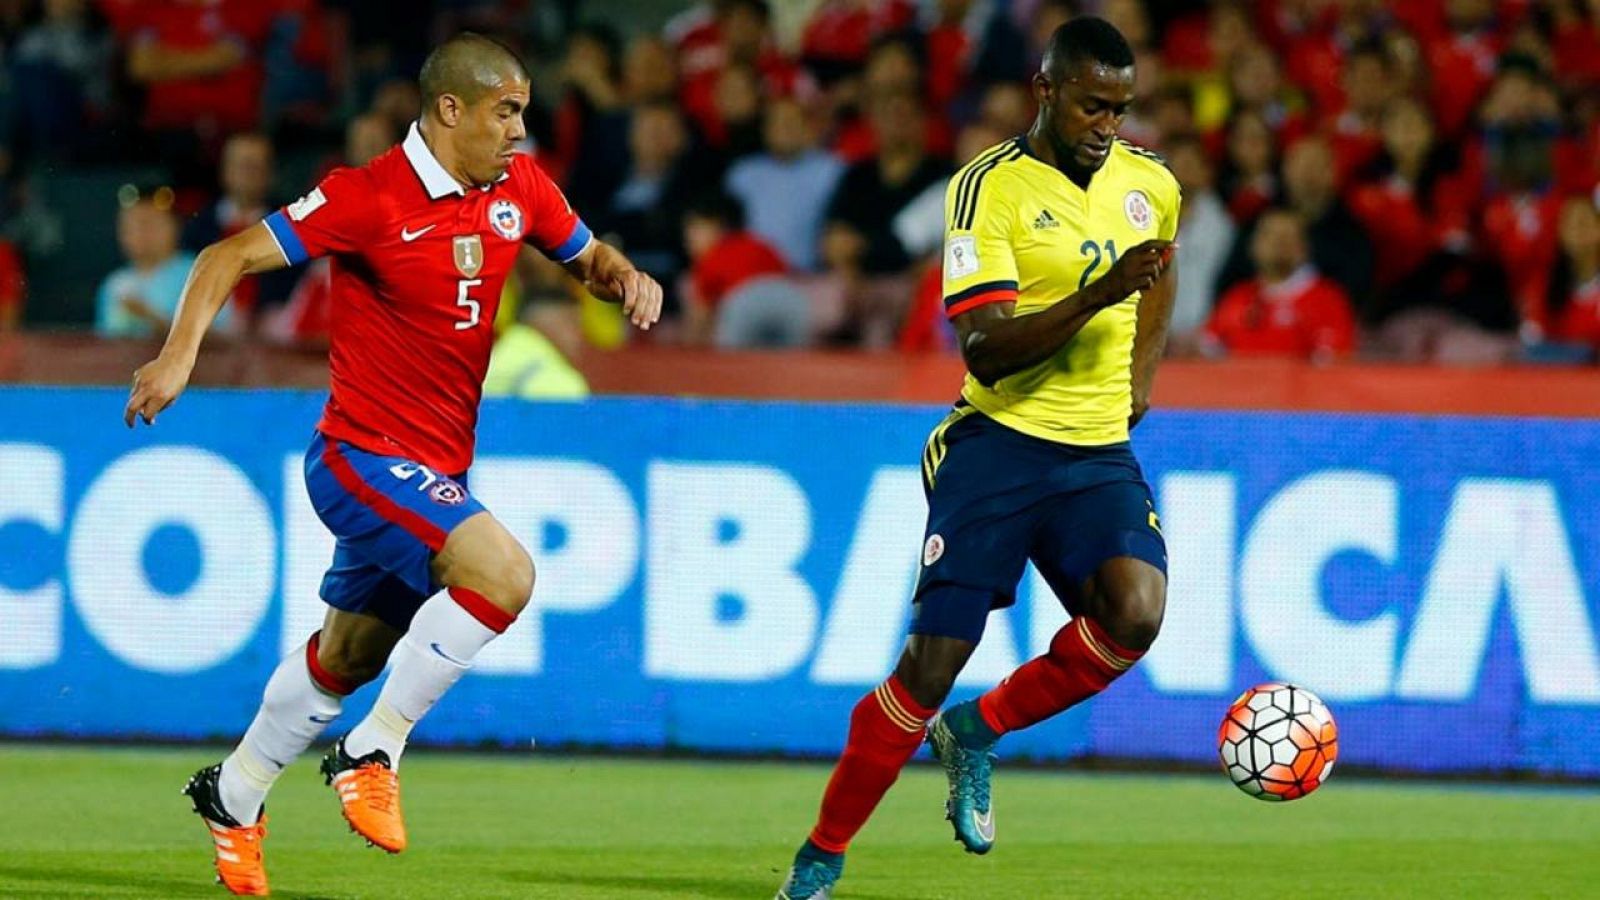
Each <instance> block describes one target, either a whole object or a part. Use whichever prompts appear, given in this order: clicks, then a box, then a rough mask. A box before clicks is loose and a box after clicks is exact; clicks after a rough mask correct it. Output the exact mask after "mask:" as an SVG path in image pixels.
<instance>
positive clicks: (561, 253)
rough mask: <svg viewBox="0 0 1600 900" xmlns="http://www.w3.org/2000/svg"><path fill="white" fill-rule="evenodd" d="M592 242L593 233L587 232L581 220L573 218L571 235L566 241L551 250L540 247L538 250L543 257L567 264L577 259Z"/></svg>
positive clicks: (587, 228)
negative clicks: (542, 253)
mask: <svg viewBox="0 0 1600 900" xmlns="http://www.w3.org/2000/svg"><path fill="white" fill-rule="evenodd" d="M592 240H594V233H593V232H591V231H590V230H589V226H587V225H585V224H583V220H582V219H577V218H574V219H573V225H572V234H570V235H568V236H567V239H566V240H564V241H562V242H561V243H560V244H559V245H557V246H555V247H553V248H545V247H541V248H540V249H541V250H543V251H544V255H545V256H548V257H550V258H551V259H553V260H555V261H556V262H558V263H569V262H572V261H573V260H575V259H577V258H578V256H579V254H581V253H583V251H584V250H585V249H586V248H587V247H588V246H589V242H590V241H592Z"/></svg>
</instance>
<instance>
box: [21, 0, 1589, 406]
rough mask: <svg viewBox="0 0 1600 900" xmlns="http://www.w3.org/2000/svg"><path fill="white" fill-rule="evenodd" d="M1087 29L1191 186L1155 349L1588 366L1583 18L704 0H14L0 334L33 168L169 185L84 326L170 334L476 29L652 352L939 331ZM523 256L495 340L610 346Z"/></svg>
mask: <svg viewBox="0 0 1600 900" xmlns="http://www.w3.org/2000/svg"><path fill="white" fill-rule="evenodd" d="M1084 13H1093V14H1097V15H1101V16H1104V17H1105V18H1107V19H1109V20H1110V21H1111V22H1112V23H1113V24H1115V25H1116V26H1117V27H1118V28H1119V29H1120V30H1121V31H1122V33H1123V34H1124V35H1126V36H1127V38H1128V40H1129V42H1130V43H1131V44H1132V45H1133V46H1134V47H1135V48H1136V54H1137V65H1138V82H1137V83H1138V101H1137V103H1136V105H1135V108H1134V110H1133V111H1132V112H1131V113H1130V114H1129V116H1128V117H1127V119H1126V120H1125V122H1124V124H1123V128H1122V134H1123V136H1124V137H1125V138H1127V139H1128V140H1130V141H1132V142H1134V143H1137V144H1140V145H1143V146H1145V147H1148V148H1150V149H1153V150H1155V151H1157V152H1159V153H1161V154H1163V155H1164V157H1165V158H1166V160H1167V162H1168V164H1169V165H1170V167H1171V168H1172V170H1173V172H1174V174H1175V175H1176V177H1177V178H1178V180H1179V182H1180V183H1181V184H1182V186H1183V191H1184V206H1183V218H1182V223H1181V227H1180V229H1179V235H1178V240H1179V244H1180V248H1179V251H1178V260H1179V272H1180V282H1179V285H1180V286H1179V293H1178V298H1177V302H1176V309H1175V313H1174V322H1173V337H1172V341H1171V351H1172V352H1173V353H1179V354H1206V355H1223V354H1259V353H1267V354H1286V355H1295V356H1300V357H1305V358H1310V359H1326V358H1332V357H1338V356H1344V355H1349V354H1356V355H1360V356H1363V357H1375V358H1384V359H1399V360H1407V361H1419V362H1422V361H1429V362H1464V363H1482V362H1501V361H1511V360H1525V361H1533V362H1581V361H1592V360H1594V358H1595V355H1596V350H1597V348H1600V0H1500V2H1495V0H1407V2H1404V3H1394V2H1382V0H1256V2H1230V0H1213V2H1210V3H1194V2H1189V3H1184V2H1162V0H920V2H916V0H789V2H784V3H774V4H771V5H769V4H768V3H767V2H765V0H708V2H704V3H701V4H700V5H696V6H693V7H691V8H688V9H686V10H685V11H684V12H682V13H681V14H680V15H678V16H677V17H676V18H675V19H673V20H672V21H671V22H670V23H669V24H668V25H667V27H666V28H665V29H664V30H663V31H661V32H659V33H657V32H652V31H636V30H632V29H630V27H629V23H626V22H613V23H607V24H599V23H595V22H591V21H590V20H589V19H587V18H585V9H584V7H583V5H582V4H581V3H580V2H578V0H568V2H565V3H558V2H541V0H509V2H484V0H451V2H442V0H441V2H429V0H169V2H153V0H95V2H90V0H0V61H3V73H4V81H3V86H0V185H3V191H0V238H5V240H3V241H0V329H5V328H12V327H17V326H18V325H19V324H20V323H22V322H24V321H34V320H40V321H53V320H55V317H52V316H50V315H48V314H47V312H48V311H43V313H41V311H40V310H37V309H33V310H30V309H28V304H29V303H30V302H31V301H30V299H29V297H28V294H29V289H28V278H27V274H26V273H27V272H28V271H29V267H30V262H31V259H32V258H33V257H35V256H37V255H39V254H41V253H45V252H48V243H49V242H48V241H47V240H45V239H43V238H41V237H40V236H39V235H40V233H41V230H42V231H48V229H41V228H39V227H38V223H39V222H40V221H50V220H51V217H50V215H49V213H50V210H48V209H41V208H40V207H41V205H42V203H43V202H42V201H40V200H39V198H38V197H36V196H34V193H35V192H34V191H31V190H30V185H34V184H37V183H39V182H40V181H41V180H44V181H47V180H48V178H49V177H50V176H51V174H52V173H55V172H58V171H62V170H69V169H85V168H93V167H96V166H106V165H113V164H122V165H126V164H129V163H140V164H147V165H152V166H155V167H157V168H158V170H159V171H162V172H164V173H165V177H164V178H162V179H160V180H159V181H158V182H156V183H150V184H144V183H141V184H137V185H135V184H129V185H127V186H126V187H124V188H123V190H122V191H121V192H120V193H119V195H118V197H117V204H118V205H120V212H119V216H120V218H119V220H118V223H117V225H118V227H117V236H118V241H119V243H120V246H121V251H122V255H123V257H124V258H125V260H126V264H125V265H124V266H123V267H121V268H118V269H117V270H116V271H113V272H110V273H108V274H106V276H105V278H104V280H103V282H102V284H101V288H100V291H99V294H98V296H97V298H96V305H95V321H94V323H93V324H94V327H95V328H96V329H97V330H98V331H99V332H100V333H103V334H106V335H140V334H151V333H156V332H160V331H164V329H165V322H166V321H167V319H168V318H169V317H170V316H171V314H172V310H173V309H174V307H175V305H176V302H177V297H178V293H179V291H180V290H181V286H182V283H183V280H184V276H185V274H186V272H187V270H188V266H189V264H190V262H191V261H192V259H193V254H194V253H195V252H196V251H198V250H199V249H200V248H201V247H203V246H205V244H206V243H208V242H210V241H212V240H215V239H216V238H217V237H218V236H220V235H226V234H229V233H232V232H233V231H236V230H238V229H241V228H244V227H248V226H250V225H252V224H253V223H255V222H257V221H259V220H260V218H261V217H262V216H263V215H264V214H266V213H267V212H270V211H271V209H272V208H274V207H275V206H276V205H278V204H280V203H282V202H284V201H285V200H286V199H292V197H293V196H294V194H297V193H299V192H301V191H303V190H305V189H306V188H308V187H309V186H310V180H296V181H295V183H288V180H287V179H285V178H284V177H283V176H282V173H281V172H278V173H275V164H276V162H275V161H276V160H280V159H285V158H294V159H299V160H311V161H312V164H311V165H309V166H303V167H302V169H304V171H303V173H302V174H303V176H304V177H305V178H306V179H314V178H316V177H320V175H321V174H322V173H323V172H325V171H327V170H328V169H330V168H332V167H333V166H336V165H339V164H360V163H362V162H365V161H366V160H368V159H370V158H372V157H373V156H374V155H376V154H377V153H380V152H382V151H383V150H384V149H385V148H386V147H388V146H389V145H390V144H392V143H393V142H395V141H396V140H398V138H399V137H400V136H402V135H403V134H404V131H405V129H406V128H407V127H408V126H409V123H410V122H411V121H412V120H413V119H414V118H415V116H416V114H417V106H418V99H417V93H416V89H415V87H414V85H413V84H412V81H411V79H412V78H413V77H414V73H415V71H416V67H417V64H418V62H419V61H420V57H421V54H422V53H424V52H425V50H426V48H427V46H428V44H429V43H430V41H431V40H433V39H434V38H437V37H439V36H441V35H443V34H448V33H450V32H452V31H455V30H457V29H460V28H472V29H475V30H479V31H483V32H485V33H489V34H492V35H495V36H497V37H499V38H501V39H502V40H504V41H506V42H507V43H508V44H509V45H511V46H512V47H514V48H516V49H517V50H519V51H520V52H521V53H522V54H523V55H524V57H525V58H526V59H528V60H529V63H530V67H531V69H532V71H533V72H534V94H535V108H534V109H532V110H530V113H529V127H530V134H531V138H530V142H529V147H528V148H527V149H528V151H529V152H531V153H534V154H535V155H536V156H537V158H538V159H539V161H540V163H541V164H542V165H543V166H544V167H545V168H546V169H547V170H548V171H549V172H550V173H551V175H552V176H553V177H555V179H556V180H557V181H558V182H559V183H560V184H561V185H562V186H563V187H564V188H565V190H566V191H567V193H568V196H569V198H570V199H571V201H572V204H573V206H574V207H575V208H576V209H577V210H578V211H579V212H580V213H581V214H582V215H583V216H584V217H585V219H586V220H587V221H588V223H589V224H590V225H591V226H592V227H593V229H594V230H595V232H596V233H597V234H600V235H604V236H607V237H608V238H609V239H611V240H614V241H615V242H616V243H617V244H618V245H620V246H621V247H622V248H624V250H625V251H626V252H627V253H628V254H629V256H630V257H631V258H632V259H633V260H635V261H636V262H637V263H638V264H639V265H640V267H641V268H644V269H646V270H647V271H649V272H650V273H651V274H652V275H654V276H655V277H656V278H657V280H659V281H660V282H661V283H662V284H663V285H665V286H666V287H667V291H668V304H669V305H668V317H669V321H668V322H667V323H666V324H667V326H668V327H664V328H661V329H658V330H653V331H651V332H650V333H649V335H648V339H649V340H652V341H658V342H672V343H683V344H690V345H715V346H722V347H791V346H824V347H859V348H867V349H886V348H899V349H901V350H903V351H906V352H924V351H947V352H948V351H953V346H952V337H953V336H952V332H951V331H950V329H949V327H948V325H947V323H946V322H945V320H944V317H943V309H942V303H941V297H940V294H939V292H940V283H939V282H940V277H939V265H938V263H939V258H940V249H941V241H942V236H941V229H942V219H943V197H944V190H945V185H946V183H947V181H948V179H949V177H950V176H951V174H952V173H953V172H954V171H955V169H956V168H957V167H959V166H960V165H961V164H962V163H963V162H965V161H967V160H969V159H971V158H972V157H973V156H975V155H976V154H977V153H979V152H980V151H981V150H983V149H984V148H986V147H988V146H991V145H993V144H995V143H998V142H999V141H1002V140H1004V139H1006V138H1008V137H1010V136H1013V135H1016V134H1018V133H1020V132H1022V131H1024V130H1026V129H1027V127H1028V126H1029V124H1030V123H1031V121H1032V119H1033V114H1034V110H1033V100H1032V94H1031V89H1030V87H1029V84H1028V79H1029V77H1030V75H1031V73H1032V72H1034V71H1035V70H1036V69H1037V66H1038V61H1039V54H1040V48H1041V47H1042V46H1043V44H1044V41H1045V39H1046V38H1047V37H1048V36H1049V34H1050V33H1051V32H1052V30H1053V29H1054V28H1055V27H1056V26H1058V25H1059V24H1061V23H1062V22H1064V21H1065V20H1067V19H1068V18H1069V17H1071V16H1073V15H1077V14H1084ZM417 23H427V26H426V27H418V25H417ZM105 208H106V209H113V208H116V207H115V206H113V205H112V204H111V203H109V202H108V203H107V204H106V206H105ZM97 209H98V208H97ZM83 212H84V211H83V210H76V209H74V210H57V211H56V213H57V216H56V219H57V220H59V219H60V218H61V216H62V215H65V216H67V221H68V223H69V224H68V225H67V226H66V227H70V221H71V218H70V217H71V216H76V215H80V214H83ZM525 255H526V256H527V257H529V258H528V259H527V260H526V262H525V263H521V264H519V268H518V273H517V277H516V278H514V279H513V280H512V283H511V284H510V285H508V288H507V292H506V296H505V297H504V298H503V302H502V312H501V319H500V322H501V324H502V325H503V326H504V328H505V331H504V334H506V335H507V338H506V340H508V341H514V342H528V341H532V342H534V343H533V344H532V345H529V346H530V347H532V348H534V349H530V350H528V352H534V353H545V354H550V355H551V358H553V359H559V353H557V352H555V351H560V350H564V351H565V352H566V354H567V355H569V356H570V355H571V353H572V351H573V350H574V349H575V347H576V345H577V344H578V343H579V342H589V343H592V344H598V345H602V346H603V345H609V344H614V343H616V342H618V341H621V340H622V339H623V337H622V329H621V327H620V324H619V323H618V321H617V319H616V318H615V316H614V315H609V314H608V312H607V310H606V309H603V308H600V307H599V306H598V305H597V304H595V303H594V302H593V301H591V300H588V299H587V298H583V297H580V296H577V293H576V292H577V291H578V289H577V287H576V286H575V285H572V284H570V283H569V282H567V281H565V280H564V279H563V278H562V277H561V273H560V270H559V269H558V268H555V267H553V266H550V265H547V264H544V263H543V261H542V260H541V259H539V258H537V254H532V253H529V254H525ZM326 283H327V270H326V263H314V264H312V265H311V266H309V267H307V268H305V269H304V270H303V271H302V270H292V271H286V272H283V273H274V274H273V275H269V276H264V277H260V278H256V279H254V280H252V281H251V282H249V283H248V284H246V285H244V286H242V287H241V288H240V290H239V291H238V293H237V294H236V296H235V298H234V303H233V304H232V307H233V309H232V315H231V317H229V318H227V319H224V320H222V321H220V322H219V327H220V328H224V329H228V330H231V331H233V332H235V333H238V334H241V335H248V336H250V337H252V338H254V339H261V340H271V341H280V342H288V343H303V342H309V343H315V342H316V341H318V340H319V339H320V338H321V337H322V336H323V335H324V333H325V330H326V326H327V321H328V310H327V309H326V299H327V298H326ZM519 346H520V345H519ZM495 378H496V374H495V373H494V372H493V371H492V372H491V381H494V380H495ZM511 389H514V386H513V387H512V388H511Z"/></svg>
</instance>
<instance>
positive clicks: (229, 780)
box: [217, 635, 344, 825]
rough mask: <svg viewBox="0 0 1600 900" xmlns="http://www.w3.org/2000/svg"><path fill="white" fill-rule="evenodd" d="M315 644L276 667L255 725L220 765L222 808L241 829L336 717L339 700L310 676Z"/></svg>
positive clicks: (339, 705) (219, 787)
mask: <svg viewBox="0 0 1600 900" xmlns="http://www.w3.org/2000/svg"><path fill="white" fill-rule="evenodd" d="M316 640H317V636H316V635H312V636H311V640H310V641H308V642H307V643H305V644H301V645H300V647H299V648H298V649H297V650H295V652H293V653H290V654H289V655H288V656H286V657H284V658H283V661H282V662H280V663H278V668H277V670H276V671H274V672H273V673H272V678H271V680H269V681H268V682H267V690H266V693H265V694H264V695H263V697H262V699H261V709H260V711H258V712H257V713H256V717H255V721H253V722H251V723H250V728H249V730H248V731H246V732H245V733H244V738H243V739H242V740H240V741H239V746H238V747H237V748H235V749H234V751H233V753H232V754H230V755H229V756H228V758H227V759H225V760H223V761H222V776H221V777H220V778H219V779H218V781H217V787H218V790H219V793H220V794H221V795H222V796H221V800H222V808H223V809H224V810H226V811H227V813H228V814H229V815H231V816H233V817H234V818H235V819H238V820H239V824H241V825H250V824H253V823H254V822H255V821H256V819H257V818H259V817H260V814H261V802H262V800H264V799H265V798H266V796H267V791H268V790H269V789H271V787H272V783H273V782H274V781H277V780H278V775H279V773H281V772H282V771H283V769H284V767H285V766H287V765H288V764H289V763H291V762H294V760H295V757H297V756H299V755H300V754H301V753H303V752H305V749H306V748H307V747H309V746H311V742H312V741H314V740H316V739H317V735H319V734H321V733H322V731H323V729H325V728H327V727H328V723H329V722H332V721H333V720H334V718H335V717H336V716H338V715H339V709H340V707H341V706H342V705H343V699H344V698H343V697H340V696H338V695H335V694H330V693H327V691H326V689H325V688H323V687H319V686H318V684H317V681H316V679H315V676H314V675H313V672H312V665H313V662H312V660H313V659H314V658H315V654H316ZM319 668H320V667H319ZM322 674H323V677H324V678H327V677H328V676H327V675H326V673H322Z"/></svg>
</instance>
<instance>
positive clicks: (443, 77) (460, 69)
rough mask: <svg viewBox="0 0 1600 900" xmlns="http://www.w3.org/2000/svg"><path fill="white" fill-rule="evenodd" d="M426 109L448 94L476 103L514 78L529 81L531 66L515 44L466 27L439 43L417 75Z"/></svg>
mask: <svg viewBox="0 0 1600 900" xmlns="http://www.w3.org/2000/svg"><path fill="white" fill-rule="evenodd" d="M417 80H418V82H419V86H420V87H421V88H422V102H423V106H424V108H425V109H430V110H431V109H434V108H435V106H436V104H437V101H438V99H439V98H440V97H442V96H444V95H445V94H452V95H454V96H456V97H460V98H461V100H462V101H463V102H465V103H468V104H471V103H476V102H477V101H478V100H480V99H482V98H483V97H484V96H485V95H486V94H488V93H489V92H490V91H493V90H495V89H496V88H498V87H500V86H502V85H504V84H506V83H507V82H510V81H518V80H520V81H527V80H528V70H527V68H526V67H525V66H523V64H522V60H520V59H518V58H517V54H516V53H514V52H512V50H511V48H509V47H507V46H506V45H505V44H502V43H500V42H499V41H497V40H495V39H494V38H490V37H485V36H483V35H481V34H474V33H473V32H470V31H463V32H461V33H460V34H458V35H456V36H455V37H452V38H450V39H449V40H447V41H445V42H444V43H442V44H440V45H439V46H437V47H435V48H434V50H433V52H432V53H429V54H428V58H427V60H425V61H424V62H423V63H422V75H421V76H420V77H419V78H418V79H417Z"/></svg>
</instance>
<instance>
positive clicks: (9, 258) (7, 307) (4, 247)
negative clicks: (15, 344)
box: [0, 240, 28, 334]
mask: <svg viewBox="0 0 1600 900" xmlns="http://www.w3.org/2000/svg"><path fill="white" fill-rule="evenodd" d="M27 298H28V279H27V275H26V273H25V272H24V271H23V268H22V256H21V255H20V254H19V253H17V248H16V247H15V246H13V245H12V243H11V242H10V241H6V240H0V334H4V333H6V332H8V331H15V330H16V329H17V328H18V327H20V326H21V325H22V309H23V307H24V306H25V305H26V304H27Z"/></svg>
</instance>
